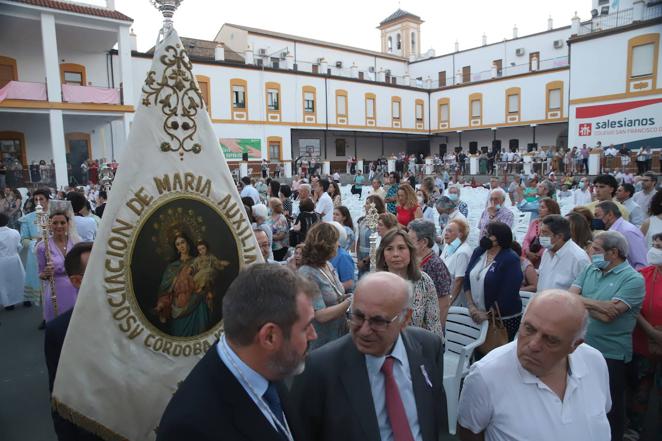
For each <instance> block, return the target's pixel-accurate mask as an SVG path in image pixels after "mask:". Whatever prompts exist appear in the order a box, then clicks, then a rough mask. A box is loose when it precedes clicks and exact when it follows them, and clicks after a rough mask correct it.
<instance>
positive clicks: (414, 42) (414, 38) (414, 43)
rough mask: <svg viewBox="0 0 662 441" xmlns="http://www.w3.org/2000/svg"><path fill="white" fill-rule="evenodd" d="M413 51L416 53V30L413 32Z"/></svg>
mask: <svg viewBox="0 0 662 441" xmlns="http://www.w3.org/2000/svg"><path fill="white" fill-rule="evenodd" d="M411 51H412V53H416V32H412V33H411Z"/></svg>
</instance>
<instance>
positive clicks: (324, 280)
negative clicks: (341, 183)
mask: <svg viewBox="0 0 662 441" xmlns="http://www.w3.org/2000/svg"><path fill="white" fill-rule="evenodd" d="M339 237H340V234H339V233H338V230H337V229H336V227H334V226H333V225H331V224H329V223H325V222H320V223H316V224H315V225H314V226H313V227H312V228H311V229H310V230H309V231H308V234H307V235H306V240H305V242H304V244H303V250H302V253H301V263H302V265H301V267H300V268H299V271H298V272H299V274H301V275H302V276H303V277H305V278H306V279H308V280H310V281H311V282H313V284H314V285H315V286H317V288H318V289H319V294H318V295H317V296H315V298H313V309H315V320H314V321H313V325H314V326H315V331H316V332H317V340H314V341H311V342H310V349H314V348H318V347H320V346H322V345H325V344H326V343H329V342H331V341H333V340H336V339H338V338H340V337H341V336H342V335H343V334H345V331H346V326H345V325H346V323H345V311H347V309H348V308H349V305H350V299H349V296H347V295H345V288H343V285H342V283H341V282H340V280H339V279H338V274H337V273H336V271H335V270H334V269H333V266H332V265H331V263H330V262H329V261H330V260H331V259H332V258H333V257H334V256H335V255H336V253H337V251H338V240H339Z"/></svg>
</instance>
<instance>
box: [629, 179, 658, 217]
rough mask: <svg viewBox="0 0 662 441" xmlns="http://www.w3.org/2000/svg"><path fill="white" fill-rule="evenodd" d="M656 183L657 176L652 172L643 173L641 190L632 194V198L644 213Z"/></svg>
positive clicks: (646, 210) (648, 205)
mask: <svg viewBox="0 0 662 441" xmlns="http://www.w3.org/2000/svg"><path fill="white" fill-rule="evenodd" d="M656 185H657V176H655V173H653V172H646V173H644V176H643V178H642V179H641V191H638V192H636V193H635V194H634V196H632V199H634V201H635V202H636V203H637V205H639V206H640V207H641V209H642V210H644V213H646V215H648V209H649V208H650V204H651V199H653V195H654V194H655V186H656Z"/></svg>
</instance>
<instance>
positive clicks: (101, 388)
mask: <svg viewBox="0 0 662 441" xmlns="http://www.w3.org/2000/svg"><path fill="white" fill-rule="evenodd" d="M184 49H185V48H184V46H183V45H182V43H181V41H180V39H179V36H178V35H177V33H176V32H175V31H174V30H172V31H171V32H170V33H169V34H168V35H167V36H166V37H165V38H164V39H163V41H162V42H161V43H160V44H159V45H158V47H157V48H156V50H155V54H154V59H153V62H152V67H151V72H149V73H148V75H147V78H146V81H145V83H144V84H143V86H142V91H143V94H142V99H141V104H140V106H139V107H138V109H137V111H136V114H135V118H134V121H133V125H132V128H131V133H130V135H129V140H128V144H127V148H126V149H125V150H124V152H123V153H122V156H121V158H120V167H119V169H118V173H117V176H116V178H115V181H114V183H113V187H112V190H111V192H110V195H109V196H110V198H109V200H108V203H107V206H106V209H105V211H104V216H103V220H102V222H101V225H100V227H99V231H98V235H97V239H96V242H95V244H94V247H93V250H92V254H91V256H90V260H89V263H88V266H87V270H86V273H85V277H84V279H83V283H82V286H81V290H80V293H79V295H78V300H77V303H76V306H75V308H74V311H73V315H72V318H71V322H70V325H69V329H68V332H67V335H66V339H65V342H64V347H63V350H62V355H61V358H60V362H59V366H58V371H57V377H56V380H55V388H54V392H53V403H54V406H55V408H56V409H57V410H58V412H59V413H60V414H61V415H62V416H63V417H65V418H67V419H70V420H71V421H73V422H74V423H76V424H77V425H80V426H82V427H83V428H85V429H87V430H90V431H92V432H94V433H96V434H98V435H99V436H101V437H102V438H104V439H107V440H110V439H113V440H153V439H155V438H156V434H155V429H156V427H157V426H158V424H159V420H160V418H161V415H162V413H163V410H164V409H165V406H166V405H167V404H168V402H169V401H170V399H171V398H172V395H173V393H174V392H175V391H176V389H177V385H178V383H179V382H181V381H183V380H184V379H185V378H186V376H187V375H188V373H189V371H190V370H191V369H192V368H193V367H194V366H195V364H196V363H197V362H198V360H199V359H200V358H202V356H203V355H204V353H205V352H206V350H207V349H209V348H210V347H211V346H212V345H213V344H214V342H215V341H216V340H217V338H218V336H219V335H220V334H221V332H222V321H221V317H220V313H221V307H220V306H221V305H222V296H223V294H224V293H225V290H226V289H227V286H228V285H229V284H230V283H231V281H232V280H234V278H235V277H236V275H237V274H238V272H239V271H240V269H241V268H242V267H245V266H246V265H248V264H250V263H253V262H261V261H262V257H261V254H260V251H259V247H258V246H257V242H256V241H255V236H254V235H253V232H252V228H251V225H250V223H249V221H248V219H247V217H246V215H245V212H244V208H243V204H242V203H241V200H240V197H239V193H238V192H237V189H236V187H235V184H234V181H233V179H232V175H231V174H230V170H229V169H228V166H227V163H226V161H225V158H224V157H223V154H222V152H221V149H220V146H219V142H218V138H219V137H221V136H222V134H220V133H215V131H214V128H213V127H212V124H211V120H210V118H209V115H208V113H207V111H206V109H205V105H204V102H203V100H202V96H201V94H200V91H199V87H198V85H197V83H196V82H195V77H194V75H193V74H192V72H191V67H192V66H191V64H190V61H189V60H188V56H187V55H186V53H185V50H184Z"/></svg>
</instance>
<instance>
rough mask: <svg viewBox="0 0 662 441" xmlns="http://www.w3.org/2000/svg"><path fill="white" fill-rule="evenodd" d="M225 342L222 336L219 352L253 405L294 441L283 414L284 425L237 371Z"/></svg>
mask: <svg viewBox="0 0 662 441" xmlns="http://www.w3.org/2000/svg"><path fill="white" fill-rule="evenodd" d="M219 344H220V343H219ZM226 344H227V342H226V341H225V336H223V344H221V350H222V351H223V354H225V357H226V358H227V359H228V361H229V362H230V364H232V367H233V368H234V369H235V370H236V371H237V373H239V376H240V377H241V382H242V383H243V384H244V385H246V386H247V387H248V393H249V394H250V395H251V397H252V398H253V399H254V400H255V403H256V404H257V407H259V408H260V410H263V411H264V410H266V411H267V413H268V414H269V416H270V417H271V420H272V422H273V423H274V424H276V426H278V428H279V429H280V430H281V432H282V433H283V434H285V436H286V437H287V439H288V440H289V441H294V438H293V437H292V432H290V425H289V424H287V418H285V417H284V416H285V415H284V414H283V421H285V425H284V426H283V424H282V423H281V422H280V420H279V419H278V417H276V415H274V413H273V411H272V410H271V407H269V405H268V404H267V403H266V402H265V401H264V398H262V397H261V396H260V395H259V394H258V393H257V392H256V391H255V389H254V388H253V386H252V385H251V383H250V382H249V381H248V380H247V379H246V377H245V376H244V374H243V373H242V372H241V369H239V366H237V364H236V363H235V362H234V360H233V359H232V357H231V356H230V354H229V353H228V350H227V348H226V347H225V345H226Z"/></svg>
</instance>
